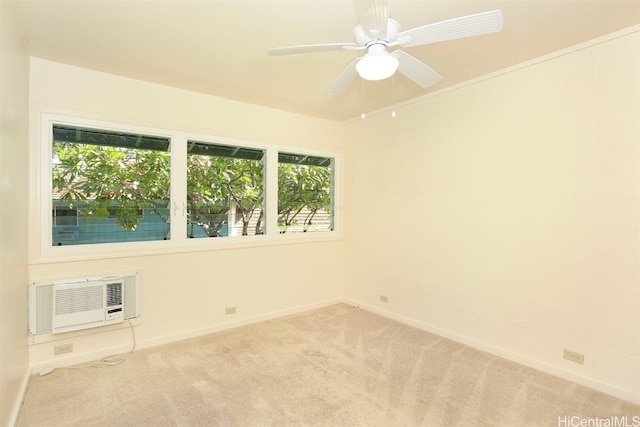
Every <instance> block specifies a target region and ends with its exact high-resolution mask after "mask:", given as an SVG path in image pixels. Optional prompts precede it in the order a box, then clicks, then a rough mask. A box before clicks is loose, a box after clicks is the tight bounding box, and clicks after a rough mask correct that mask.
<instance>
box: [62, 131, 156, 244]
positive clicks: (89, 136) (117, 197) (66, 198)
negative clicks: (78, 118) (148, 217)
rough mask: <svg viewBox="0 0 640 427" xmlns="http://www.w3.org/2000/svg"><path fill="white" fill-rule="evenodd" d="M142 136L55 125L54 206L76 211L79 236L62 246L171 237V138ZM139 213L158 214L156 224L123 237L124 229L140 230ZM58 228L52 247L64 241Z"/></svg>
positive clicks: (148, 225) (150, 224)
mask: <svg viewBox="0 0 640 427" xmlns="http://www.w3.org/2000/svg"><path fill="white" fill-rule="evenodd" d="M143 138H145V137H142V136H139V135H129V134H116V133H106V132H99V131H94V130H85V129H76V128H65V127H54V141H53V145H52V166H53V168H52V187H53V189H52V190H53V191H52V196H53V203H54V207H57V206H62V207H65V208H68V209H75V210H76V211H77V212H78V218H79V219H78V225H77V227H78V230H77V232H78V238H74V239H72V241H64V244H82V243H104V242H113V241H132V240H158V239H164V238H166V237H167V236H168V222H169V217H168V209H167V205H168V203H169V153H168V151H167V150H168V147H169V140H168V139H166V138H165V139H158V138H153V137H148V138H147V139H146V141H144V140H143ZM136 142H137V144H136ZM118 144H119V145H118ZM136 145H137V146H146V147H148V148H136ZM141 211H147V212H149V213H151V214H152V215H155V216H156V219H157V220H156V221H155V222H156V224H155V225H153V224H152V223H151V222H150V223H149V224H147V225H146V226H145V230H144V232H139V233H136V234H130V235H128V236H127V237H126V238H123V237H122V233H121V232H122V231H129V232H131V231H136V230H139V228H140V221H141V215H140V212H141ZM114 213H115V218H113V217H114V215H113V214H114ZM160 223H164V225H162V224H160ZM158 224H160V225H158ZM116 225H119V227H114V226H116ZM152 229H153V230H155V232H152V231H151V230H152ZM118 230H119V231H118ZM60 231H61V229H58V230H56V227H55V225H54V230H53V244H54V245H56V244H57V245H60V244H63V242H62V241H61V239H59V238H58V237H59V233H56V232H60ZM80 234H81V235H82V237H80ZM65 235H69V234H68V233H67V234H65Z"/></svg>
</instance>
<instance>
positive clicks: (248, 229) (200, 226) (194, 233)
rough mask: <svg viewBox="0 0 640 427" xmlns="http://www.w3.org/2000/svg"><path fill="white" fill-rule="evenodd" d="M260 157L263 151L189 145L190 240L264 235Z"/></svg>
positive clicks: (201, 144) (262, 170)
mask: <svg viewBox="0 0 640 427" xmlns="http://www.w3.org/2000/svg"><path fill="white" fill-rule="evenodd" d="M263 157H264V151H263V150H257V149H252V148H245V147H234V146H227V145H218V144H208V143H204V142H197V141H189V142H188V148H187V236H188V237H190V238H199V237H222V236H248V235H256V234H264V231H265V230H264V227H265V212H264V170H265V168H264V161H263Z"/></svg>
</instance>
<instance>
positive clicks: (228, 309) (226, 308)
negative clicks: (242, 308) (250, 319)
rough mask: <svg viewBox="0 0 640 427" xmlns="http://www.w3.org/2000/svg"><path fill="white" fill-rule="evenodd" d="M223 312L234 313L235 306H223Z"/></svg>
mask: <svg viewBox="0 0 640 427" xmlns="http://www.w3.org/2000/svg"><path fill="white" fill-rule="evenodd" d="M224 314H236V307H235V306H233V307H225V309H224Z"/></svg>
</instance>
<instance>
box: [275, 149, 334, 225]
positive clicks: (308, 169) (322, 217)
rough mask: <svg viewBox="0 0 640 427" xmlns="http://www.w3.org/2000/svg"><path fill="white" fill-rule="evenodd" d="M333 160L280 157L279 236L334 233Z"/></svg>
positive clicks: (326, 158) (304, 156)
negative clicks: (311, 232) (284, 234)
mask: <svg viewBox="0 0 640 427" xmlns="http://www.w3.org/2000/svg"><path fill="white" fill-rule="evenodd" d="M333 181H334V160H333V159H332V158H330V157H317V156H307V155H304V154H293V153H278V228H279V231H280V233H291V232H308V231H331V230H333V216H334V209H333V188H334V184H333Z"/></svg>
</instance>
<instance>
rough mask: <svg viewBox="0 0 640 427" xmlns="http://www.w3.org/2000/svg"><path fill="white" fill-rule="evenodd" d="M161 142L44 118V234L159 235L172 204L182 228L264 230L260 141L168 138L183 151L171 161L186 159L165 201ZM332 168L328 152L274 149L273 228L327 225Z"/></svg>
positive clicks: (72, 238)
mask: <svg viewBox="0 0 640 427" xmlns="http://www.w3.org/2000/svg"><path fill="white" fill-rule="evenodd" d="M170 142H171V141H170V139H169V138H167V137H155V136H149V135H137V134H128V133H122V132H113V131H102V130H95V129H87V128H81V127H75V126H66V125H54V126H53V141H52V159H51V161H52V176H51V178H52V181H51V183H52V207H53V209H52V215H53V220H52V231H51V232H52V244H53V245H54V246H57V245H67V244H72V245H79V244H92V243H107V242H128V241H141V240H163V239H169V238H170V235H169V230H170V227H169V224H170V222H171V218H172V213H173V214H174V215H177V214H179V212H180V211H181V209H180V207H183V208H184V209H183V210H182V214H183V215H184V214H186V224H187V230H186V234H185V237H217V236H231V235H234V236H236V235H243V236H246V235H257V234H264V233H265V224H266V211H265V209H266V208H265V176H266V170H265V161H264V158H265V153H266V150H263V149H253V148H247V147H239V146H228V145H220V144H209V143H205V142H196V141H186V144H187V145H186V147H185V146H182V147H173V148H172V150H176V149H180V148H182V149H186V152H187V158H186V160H187V164H186V165H185V166H186V168H185V167H183V168H178V169H180V170H181V173H184V171H185V169H186V185H187V188H186V200H184V201H183V202H180V201H175V202H174V201H172V200H175V199H172V198H171V193H172V190H171V188H170V183H171V182H172V178H171V170H170V163H171V162H170V150H169V147H170ZM333 169H334V161H333V159H332V158H328V157H314V156H306V155H300V154H290V153H282V152H281V153H278V171H277V174H278V212H277V214H278V229H279V230H280V232H281V233H284V232H297V231H303V232H307V231H329V230H333V185H334V183H333V179H334V176H333V173H334V171H333ZM274 178H275V176H274ZM175 181H176V179H175V178H174V182H175ZM172 208H173V209H172Z"/></svg>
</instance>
